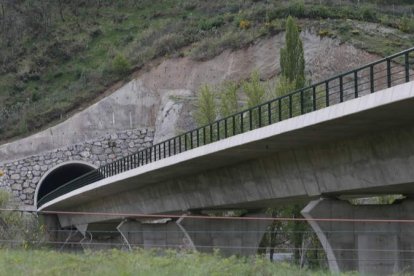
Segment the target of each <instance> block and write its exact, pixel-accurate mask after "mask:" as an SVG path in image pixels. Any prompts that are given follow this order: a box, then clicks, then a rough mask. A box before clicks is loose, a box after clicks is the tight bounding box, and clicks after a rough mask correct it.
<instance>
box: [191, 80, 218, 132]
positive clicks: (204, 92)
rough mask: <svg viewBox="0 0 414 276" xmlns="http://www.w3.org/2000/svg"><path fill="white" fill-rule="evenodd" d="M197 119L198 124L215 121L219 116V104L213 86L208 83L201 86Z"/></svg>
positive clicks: (202, 124)
mask: <svg viewBox="0 0 414 276" xmlns="http://www.w3.org/2000/svg"><path fill="white" fill-rule="evenodd" d="M197 105H198V106H197V111H196V114H195V120H196V122H197V125H198V126H204V125H207V124H211V123H213V122H214V121H215V120H216V118H217V106H216V101H215V99H214V93H213V90H212V88H211V87H210V86H209V85H208V84H204V85H202V86H201V87H200V91H199V93H198V100H197Z"/></svg>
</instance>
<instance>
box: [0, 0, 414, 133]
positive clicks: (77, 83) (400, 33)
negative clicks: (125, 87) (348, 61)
mask: <svg viewBox="0 0 414 276" xmlns="http://www.w3.org/2000/svg"><path fill="white" fill-rule="evenodd" d="M338 2H339V4H338ZM408 2H409V1H393V5H387V3H388V2H387V1H379V0H378V1H374V0H372V1H362V0H361V1H351V2H348V1H334V0H329V1H328V0H324V1H320V0H314V1H313V3H312V1H306V3H305V2H304V1H285V0H281V1H261V0H243V1H242V0H230V1H201V0H179V1H176V0H161V1H149V0H141V1H101V0H92V1H85V0H73V1H69V2H67V1H43V0H42V1H31V0H22V1H19V3H18V4H16V3H15V2H14V1H3V2H2V3H1V4H0V5H1V8H0V25H1V28H0V140H6V139H10V138H12V137H17V136H19V135H20V136H21V135H27V134H28V133H31V132H34V131H38V130H39V129H41V128H44V127H45V126H47V124H50V123H55V122H58V121H59V120H63V119H65V118H66V117H67V116H68V115H69V114H70V113H71V112H73V111H76V110H79V109H80V108H84V107H86V106H88V105H89V104H90V103H91V101H94V100H96V98H99V97H101V95H102V93H103V92H105V91H106V89H108V88H109V87H111V85H113V84H114V83H116V82H117V81H126V80H128V76H129V75H130V74H131V73H132V72H133V71H135V70H138V69H140V68H142V67H144V66H150V65H148V64H149V62H150V61H152V60H155V59H156V58H158V57H163V56H166V57H180V56H189V57H191V58H193V59H196V60H204V59H208V58H211V57H213V56H215V55H217V54H219V53H221V52H222V51H223V50H225V49H236V48H241V47H245V46H247V45H249V44H251V43H253V42H254V41H255V40H256V39H257V38H259V37H262V36H268V35H273V34H275V33H278V32H281V31H283V30H284V28H285V24H286V22H285V19H286V18H287V16H289V15H291V16H294V17H296V18H298V19H299V25H300V26H302V27H304V26H306V27H308V26H309V27H314V28H315V29H316V32H317V33H318V32H319V33H320V34H321V35H327V36H332V37H337V38H339V39H341V40H342V41H344V42H350V43H353V44H355V45H356V46H357V47H359V48H362V49H366V50H368V51H370V52H374V53H378V54H380V55H385V54H389V53H391V52H396V51H398V50H401V49H404V48H407V47H410V46H412V45H413V44H414V34H413V32H414V28H413V19H412V18H413V17H412V15H413V11H414V5H413V4H411V2H410V3H408ZM362 22H372V23H376V24H379V26H387V27H391V28H393V30H394V31H393V32H388V31H387V32H377V31H372V30H367V29H366V28H364V26H363V25H364V23H362ZM184 46H191V47H184Z"/></svg>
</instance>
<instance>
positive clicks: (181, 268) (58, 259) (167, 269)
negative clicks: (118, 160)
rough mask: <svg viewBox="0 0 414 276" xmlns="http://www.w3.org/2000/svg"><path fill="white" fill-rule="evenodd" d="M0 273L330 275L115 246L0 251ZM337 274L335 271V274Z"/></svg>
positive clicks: (245, 260) (254, 259)
mask: <svg viewBox="0 0 414 276" xmlns="http://www.w3.org/2000/svg"><path fill="white" fill-rule="evenodd" d="M0 274H1V275H156V276H158V275H191V276H193V275H223V276H224V275H298V276H299V275H331V274H330V273H329V272H324V271H309V270H304V269H302V270H301V269H299V268H298V267H295V266H292V265H289V264H287V263H271V262H269V261H267V260H265V259H263V258H261V257H252V258H237V257H234V256H233V257H230V258H223V257H221V256H220V255H219V254H217V253H216V254H200V253H186V252H180V251H155V250H153V251H150V250H138V251H134V252H122V251H118V250H110V251H102V252H86V253H83V254H68V253H58V252H53V251H39V250H38V251H31V250H26V251H15V250H1V251H0ZM336 275H337V274H336ZM348 275H349V274H348Z"/></svg>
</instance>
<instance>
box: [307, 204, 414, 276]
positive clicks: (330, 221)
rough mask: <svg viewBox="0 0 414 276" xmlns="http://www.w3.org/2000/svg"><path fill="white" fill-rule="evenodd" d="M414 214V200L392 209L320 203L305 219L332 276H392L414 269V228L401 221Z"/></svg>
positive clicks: (376, 206)
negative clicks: (345, 275)
mask: <svg viewBox="0 0 414 276" xmlns="http://www.w3.org/2000/svg"><path fill="white" fill-rule="evenodd" d="M413 210H414V200H413V199H406V200H403V201H400V202H398V203H394V204H391V205H352V204H350V203H349V202H348V201H342V200H337V199H319V200H314V201H312V202H310V203H309V204H308V205H307V206H306V207H305V208H304V209H303V210H302V215H303V216H304V217H305V218H306V219H307V220H308V223H309V224H310V225H311V227H312V228H313V230H314V231H315V233H316V234H317V236H318V238H319V240H320V242H321V244H322V246H323V248H324V250H325V253H326V256H327V260H328V264H329V267H330V269H331V270H332V271H333V272H338V271H349V270H354V271H358V272H360V273H362V274H365V273H368V274H373V275H375V274H376V275H390V274H393V273H397V272H401V271H413V269H414V224H413V223H410V222H403V221H401V220H412V219H414V212H413ZM318 219H322V220H318ZM347 219H351V220H347ZM392 220H394V221H392ZM398 220H400V221H398Z"/></svg>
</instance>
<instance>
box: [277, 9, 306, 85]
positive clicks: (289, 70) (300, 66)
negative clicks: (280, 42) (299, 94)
mask: <svg viewBox="0 0 414 276" xmlns="http://www.w3.org/2000/svg"><path fill="white" fill-rule="evenodd" d="M280 68H281V70H282V71H281V75H282V77H283V78H284V79H285V82H288V83H292V86H293V87H294V88H295V89H294V90H296V89H300V88H302V87H304V86H305V57H304V53H303V43H302V40H301V39H300V37H299V30H298V26H297V25H296V23H295V21H294V20H293V18H292V17H291V16H289V17H288V19H287V21H286V45H285V47H283V48H282V49H281V50H280Z"/></svg>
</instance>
